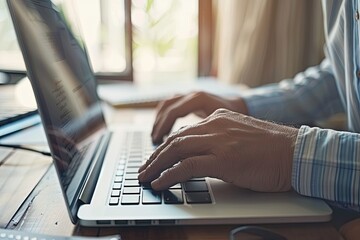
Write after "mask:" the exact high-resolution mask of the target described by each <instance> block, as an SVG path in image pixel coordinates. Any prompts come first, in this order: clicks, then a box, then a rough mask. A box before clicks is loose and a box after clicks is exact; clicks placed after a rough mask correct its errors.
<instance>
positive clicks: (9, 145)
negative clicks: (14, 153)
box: [0, 143, 51, 156]
mask: <svg viewBox="0 0 360 240" xmlns="http://www.w3.org/2000/svg"><path fill="white" fill-rule="evenodd" d="M0 147H8V148H14V149H21V150H26V151H30V152H36V153H40V154H42V155H45V156H51V153H49V152H45V151H41V150H37V149H34V148H31V147H27V146H25V145H19V144H1V143H0Z"/></svg>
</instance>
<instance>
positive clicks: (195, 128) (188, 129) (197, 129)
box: [138, 119, 206, 173]
mask: <svg viewBox="0 0 360 240" xmlns="http://www.w3.org/2000/svg"><path fill="white" fill-rule="evenodd" d="M204 121H205V119H204V120H202V121H200V122H199V123H197V124H194V125H188V126H184V127H182V128H180V129H179V130H178V131H176V132H173V133H172V134H171V135H170V136H169V137H168V138H167V139H166V140H165V142H163V143H162V144H161V145H160V146H159V147H157V148H156V149H155V151H154V152H153V153H152V154H151V156H150V157H149V159H148V160H147V161H146V162H145V164H144V165H142V166H141V167H140V168H139V170H138V172H139V173H140V172H142V171H144V170H145V169H146V168H147V167H148V166H149V164H151V162H152V161H153V160H154V159H155V158H156V157H157V156H158V155H159V153H160V152H161V151H163V150H164V148H165V147H166V146H168V145H169V144H170V143H171V142H172V141H173V140H174V139H175V138H177V137H184V136H187V135H203V134H205V133H206V131H205V130H203V127H202V126H203V122H204Z"/></svg>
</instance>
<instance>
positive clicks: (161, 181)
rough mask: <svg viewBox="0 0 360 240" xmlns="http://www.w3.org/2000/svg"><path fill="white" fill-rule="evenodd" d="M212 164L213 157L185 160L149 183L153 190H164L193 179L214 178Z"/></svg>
mask: <svg viewBox="0 0 360 240" xmlns="http://www.w3.org/2000/svg"><path fill="white" fill-rule="evenodd" d="M214 162H215V156H214V155H202V156H195V157H190V158H187V159H185V160H183V161H182V162H180V163H179V164H176V165H174V166H173V167H172V168H169V169H168V170H166V171H165V172H163V173H162V174H161V176H160V177H159V178H158V179H156V180H154V181H153V182H152V183H151V186H152V188H153V189H155V190H165V189H168V188H169V187H171V186H173V185H175V184H176V183H180V182H186V181H188V180H190V179H192V178H195V177H206V176H214V175H216V172H215V171H216V167H215V164H214ZM214 170H215V171H214Z"/></svg>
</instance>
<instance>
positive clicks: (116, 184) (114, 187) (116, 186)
mask: <svg viewBox="0 0 360 240" xmlns="http://www.w3.org/2000/svg"><path fill="white" fill-rule="evenodd" d="M120 189H121V183H114V185H113V190H120Z"/></svg>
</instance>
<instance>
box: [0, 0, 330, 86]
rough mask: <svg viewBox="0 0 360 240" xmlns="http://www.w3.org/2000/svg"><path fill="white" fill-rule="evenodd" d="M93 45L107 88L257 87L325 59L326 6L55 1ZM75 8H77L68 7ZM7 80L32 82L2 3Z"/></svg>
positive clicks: (266, 0)
mask: <svg viewBox="0 0 360 240" xmlns="http://www.w3.org/2000/svg"><path fill="white" fill-rule="evenodd" d="M54 2H56V3H58V4H60V5H59V6H61V7H60V9H59V11H60V12H61V11H64V12H65V11H68V9H72V7H74V9H75V10H76V11H75V12H67V15H68V16H71V21H74V23H76V24H78V25H79V26H80V28H81V31H82V35H83V37H84V39H85V43H86V46H87V48H88V53H89V56H90V59H91V63H92V67H93V70H94V72H95V74H96V76H97V78H98V79H100V80H126V81H134V82H141V83H157V82H172V81H174V82H177V83H178V82H181V81H195V80H196V79H197V78H198V77H202V76H215V77H217V78H218V79H219V81H222V82H226V83H243V84H246V85H247V86H250V87H255V86H260V85H263V84H267V83H271V82H278V81H280V80H282V79H284V78H290V77H293V76H294V75H295V74H296V73H297V72H299V71H302V70H304V69H306V68H307V67H308V66H311V65H315V64H318V63H319V62H320V61H321V60H322V58H323V57H324V56H323V45H324V36H323V29H322V24H323V23H322V21H323V20H322V12H321V3H320V0H295V1H288V0H167V1H160V0H92V1H87V0H74V1H63V0H55V1H54ZM69 4H72V5H73V6H71V7H70V6H68V5H69ZM0 32H1V38H0V72H2V75H1V77H0V80H1V81H2V82H3V83H14V82H16V81H17V79H19V77H21V76H23V75H24V74H25V66H24V62H23V59H22V55H21V52H20V50H19V47H18V44H17V40H16V36H15V33H14V30H13V26H12V22H11V19H10V16H9V13H8V10H7V6H6V1H5V0H0Z"/></svg>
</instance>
